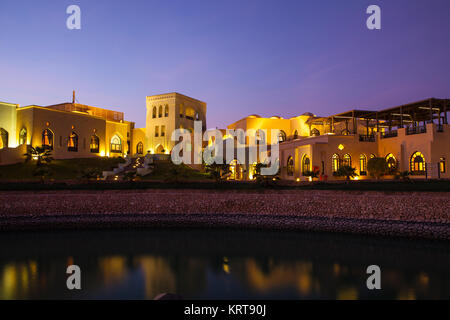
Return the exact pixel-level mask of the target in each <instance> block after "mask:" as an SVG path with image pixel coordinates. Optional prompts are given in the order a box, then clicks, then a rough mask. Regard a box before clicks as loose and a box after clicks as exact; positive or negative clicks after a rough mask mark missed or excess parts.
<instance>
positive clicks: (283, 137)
mask: <svg viewBox="0 0 450 320" xmlns="http://www.w3.org/2000/svg"><path fill="white" fill-rule="evenodd" d="M278 141H279V142H284V141H286V132H284V131H283V130H280V133H279V134H278Z"/></svg>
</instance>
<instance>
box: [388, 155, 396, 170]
mask: <svg viewBox="0 0 450 320" xmlns="http://www.w3.org/2000/svg"><path fill="white" fill-rule="evenodd" d="M386 163H387V165H388V167H389V171H391V172H393V171H396V170H397V159H396V158H395V157H394V155H393V154H392V153H389V154H388V155H387V156H386Z"/></svg>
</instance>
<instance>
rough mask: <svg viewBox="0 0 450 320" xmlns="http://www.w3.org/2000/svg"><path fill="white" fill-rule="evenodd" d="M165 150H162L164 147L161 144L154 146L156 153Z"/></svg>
mask: <svg viewBox="0 0 450 320" xmlns="http://www.w3.org/2000/svg"><path fill="white" fill-rule="evenodd" d="M164 152H166V150H164V147H163V146H162V145H158V146H157V147H156V153H164Z"/></svg>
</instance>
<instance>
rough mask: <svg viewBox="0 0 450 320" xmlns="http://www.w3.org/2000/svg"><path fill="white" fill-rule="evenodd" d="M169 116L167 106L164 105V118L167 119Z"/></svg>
mask: <svg viewBox="0 0 450 320" xmlns="http://www.w3.org/2000/svg"><path fill="white" fill-rule="evenodd" d="M168 116H169V106H168V105H167V104H166V106H165V107H164V117H166V118H167V117H168Z"/></svg>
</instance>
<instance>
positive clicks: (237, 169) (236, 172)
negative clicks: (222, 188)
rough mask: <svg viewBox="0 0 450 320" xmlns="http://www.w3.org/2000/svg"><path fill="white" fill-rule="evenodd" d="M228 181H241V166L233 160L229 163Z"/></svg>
mask: <svg viewBox="0 0 450 320" xmlns="http://www.w3.org/2000/svg"><path fill="white" fill-rule="evenodd" d="M230 172H231V173H230V177H229V179H230V180H242V172H243V170H242V166H241V165H240V164H239V162H238V161H237V160H236V159H234V160H233V161H231V162H230Z"/></svg>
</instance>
